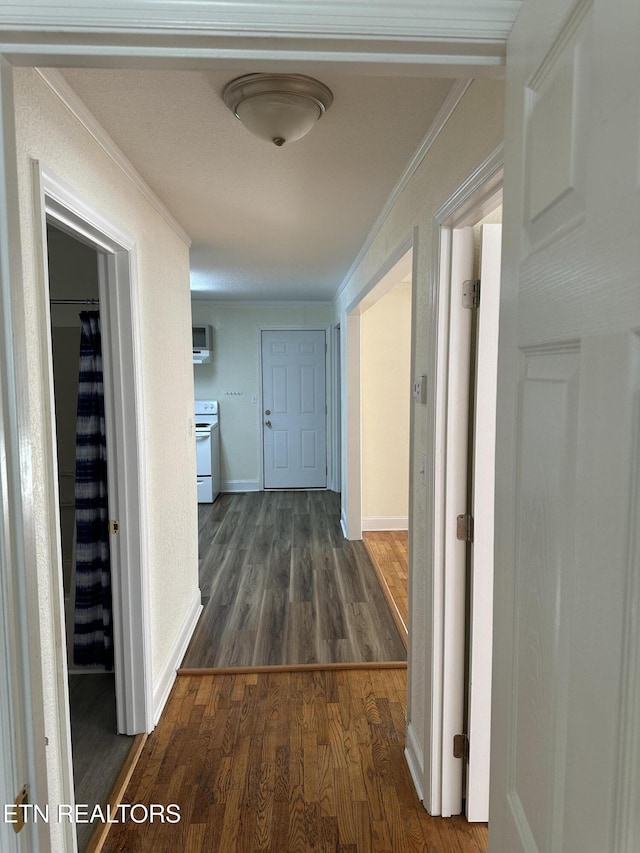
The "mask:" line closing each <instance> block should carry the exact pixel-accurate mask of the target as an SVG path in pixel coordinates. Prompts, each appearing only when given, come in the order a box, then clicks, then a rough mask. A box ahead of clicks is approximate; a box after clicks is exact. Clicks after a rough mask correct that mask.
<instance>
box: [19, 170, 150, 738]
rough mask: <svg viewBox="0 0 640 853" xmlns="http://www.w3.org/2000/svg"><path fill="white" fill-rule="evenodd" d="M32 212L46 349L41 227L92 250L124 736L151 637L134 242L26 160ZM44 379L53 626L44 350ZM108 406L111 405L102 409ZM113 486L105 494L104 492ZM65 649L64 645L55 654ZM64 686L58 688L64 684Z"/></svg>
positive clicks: (139, 705)
mask: <svg viewBox="0 0 640 853" xmlns="http://www.w3.org/2000/svg"><path fill="white" fill-rule="evenodd" d="M33 166H34V186H35V191H36V198H35V204H36V210H37V214H38V216H39V221H40V241H41V254H40V259H39V274H40V277H41V280H42V282H43V286H42V288H41V293H42V297H43V302H42V305H41V318H42V322H43V323H44V325H45V326H46V327H47V328H46V330H45V329H44V328H43V329H42V334H43V335H46V339H47V340H49V335H50V332H49V329H48V327H49V285H48V271H47V270H48V265H47V259H46V221H47V219H49V220H51V221H53V222H55V224H56V225H58V226H59V227H62V228H63V229H64V230H66V231H67V232H69V233H71V234H72V235H74V236H76V237H78V238H80V239H82V240H83V241H84V242H86V243H88V244H89V245H91V246H93V247H94V248H95V249H97V250H98V251H99V252H100V253H102V254H100V255H99V285H100V308H101V321H102V325H103V368H104V379H105V402H106V403H107V407H106V408H107V412H108V416H109V421H110V422H109V426H110V427H111V434H112V436H113V439H112V441H111V442H110V447H109V457H110V458H109V467H110V472H111V474H110V490H109V511H110V513H113V517H114V518H118V519H119V520H120V522H121V524H120V533H119V534H118V535H117V536H113V537H112V540H111V549H112V554H114V569H115V571H114V573H113V576H112V585H113V589H112V594H113V620H114V655H115V663H114V670H115V677H116V699H117V711H118V729H119V730H120V731H122V732H126V733H127V734H137V733H139V732H143V731H146V732H149V731H151V725H152V723H151V711H152V694H151V671H152V670H151V628H150V614H149V592H148V567H147V555H148V552H149V548H148V525H147V517H146V510H145V506H146V502H145V501H144V500H143V499H142V497H141V496H142V495H143V494H144V486H145V483H146V474H145V470H146V466H145V444H144V440H143V436H144V434H145V433H144V414H143V413H144V406H143V399H142V363H141V353H140V329H139V322H140V320H139V318H140V310H139V303H138V285H137V267H138V265H137V259H136V247H135V243H134V241H133V240H132V239H131V238H130V237H129V236H128V235H127V234H126V233H124V232H123V231H122V230H121V229H120V228H119V227H118V226H117V225H115V224H113V223H111V222H109V221H108V220H107V219H105V218H104V217H103V216H102V215H101V214H100V213H99V212H98V211H97V210H95V209H94V208H93V206H92V205H91V204H90V203H89V202H88V201H87V200H86V199H84V198H83V197H82V196H81V195H80V194H79V193H77V192H76V190H75V189H74V188H73V187H71V186H69V185H68V184H66V183H65V182H64V181H62V180H61V179H60V178H58V177H57V176H56V175H54V174H53V173H52V172H50V171H49V170H48V169H46V168H45V167H43V166H42V165H41V164H40V163H39V162H38V161H33ZM43 359H44V363H43V366H42V369H43V376H48V377H49V387H48V388H47V389H46V390H45V392H44V396H45V405H46V408H47V410H48V412H49V419H50V428H49V431H48V438H47V441H48V442H49V444H50V446H49V448H48V454H47V458H50V470H49V478H50V479H51V482H50V484H49V491H50V496H49V498H50V499H49V506H50V517H51V518H52V526H51V530H50V536H51V539H52V542H55V543H56V549H57V553H56V555H55V559H53V560H52V562H53V565H54V566H56V567H57V570H56V571H55V574H54V577H53V585H54V589H57V590H58V595H57V597H58V598H59V606H60V608H61V609H60V613H59V614H58V615H57V619H61V618H62V613H63V612H64V610H63V608H64V599H63V595H62V590H61V588H60V578H61V576H62V572H61V569H60V567H59V565H58V561H59V559H60V558H59V536H60V532H59V523H58V518H57V512H58V511H57V483H56V479H57V478H56V477H55V476H54V473H55V472H54V471H52V467H55V459H56V451H55V447H54V446H53V441H54V436H55V420H54V416H53V411H54V402H53V385H52V383H53V378H52V377H53V368H52V364H51V347H50V346H49V347H46V348H43ZM109 399H110V400H111V402H110V403H109ZM111 482H113V488H111ZM62 648H64V644H63V646H62ZM66 669H67V662H66V658H65V657H64V656H63V655H61V656H60V658H59V660H58V667H57V672H58V675H59V674H60V673H64V676H65V679H66ZM65 683H66V681H65ZM64 690H65V688H64V687H61V688H60V689H59V702H60V704H61V706H62V705H63V704H65V705H66V706H67V707H68V698H67V697H66V694H65V693H64Z"/></svg>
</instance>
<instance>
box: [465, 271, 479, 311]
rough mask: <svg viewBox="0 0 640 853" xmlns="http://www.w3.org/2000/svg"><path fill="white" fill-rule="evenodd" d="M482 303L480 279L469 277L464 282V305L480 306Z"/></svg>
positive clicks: (468, 306)
mask: <svg viewBox="0 0 640 853" xmlns="http://www.w3.org/2000/svg"><path fill="white" fill-rule="evenodd" d="M479 305H480V279H479V278H469V279H467V280H466V281H463V282H462V307H463V308H478V307H479Z"/></svg>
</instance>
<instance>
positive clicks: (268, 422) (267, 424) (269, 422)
mask: <svg viewBox="0 0 640 853" xmlns="http://www.w3.org/2000/svg"><path fill="white" fill-rule="evenodd" d="M264 425H265V426H268V427H269V429H271V421H265V422H264Z"/></svg>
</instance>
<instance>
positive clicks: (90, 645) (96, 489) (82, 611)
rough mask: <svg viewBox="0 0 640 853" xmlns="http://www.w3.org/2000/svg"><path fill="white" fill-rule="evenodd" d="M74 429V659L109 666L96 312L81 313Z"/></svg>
mask: <svg viewBox="0 0 640 853" xmlns="http://www.w3.org/2000/svg"><path fill="white" fill-rule="evenodd" d="M80 324H81V338H80V378H79V387H78V422H77V432H76V490H75V498H76V600H75V627H74V639H73V660H74V663H76V664H81V665H85V666H86V665H102V666H104V667H105V669H112V668H113V630H112V619H111V566H110V560H109V510H108V501H107V445H106V439H105V420H104V389H103V382H102V344H101V338H100V314H99V313H98V312H97V311H83V312H82V313H81V314H80Z"/></svg>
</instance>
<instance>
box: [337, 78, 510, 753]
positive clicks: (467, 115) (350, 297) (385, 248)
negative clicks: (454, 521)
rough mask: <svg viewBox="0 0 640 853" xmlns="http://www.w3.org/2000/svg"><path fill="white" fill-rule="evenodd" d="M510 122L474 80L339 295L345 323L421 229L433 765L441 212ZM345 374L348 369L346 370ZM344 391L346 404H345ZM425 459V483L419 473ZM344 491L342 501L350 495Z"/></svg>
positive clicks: (426, 668)
mask: <svg viewBox="0 0 640 853" xmlns="http://www.w3.org/2000/svg"><path fill="white" fill-rule="evenodd" d="M503 123H504V84H503V83H502V82H501V81H490V80H476V81H474V82H473V83H472V84H471V86H470V87H469V89H468V90H467V92H466V93H465V96H464V97H463V99H462V101H461V102H460V103H459V105H458V106H457V108H456V109H455V111H454V113H453V115H452V116H451V118H450V119H449V121H448V122H447V124H446V126H445V128H444V129H443V131H442V132H441V133H440V135H439V136H438V138H437V139H436V141H435V143H434V144H433V146H432V147H431V149H430V151H429V152H428V154H427V156H426V157H425V159H424V160H423V161H422V163H421V164H420V166H419V167H418V169H417V170H416V172H415V174H414V175H413V177H412V178H411V180H410V181H409V183H408V185H407V186H406V188H405V189H404V191H403V193H402V195H401V196H400V198H399V199H398V201H397V203H396V204H395V205H394V207H393V209H392V210H391V212H390V214H389V216H388V218H387V220H386V221H385V223H384V225H383V227H382V229H381V230H380V232H379V233H378V234H377V236H376V238H375V240H374V241H373V243H372V245H371V247H370V249H369V250H368V252H367V253H366V255H365V256H364V258H363V259H362V262H361V263H360V264H359V265H358V268H357V269H356V270H355V271H354V273H353V275H352V277H351V278H350V280H349V281H348V282H347V284H346V286H345V287H344V289H343V290H342V292H341V293H340V294H339V296H338V298H337V299H336V300H335V303H334V306H335V318H336V319H339V318H340V319H341V320H342V324H343V328H346V318H345V312H346V310H347V308H350V307H352V306H353V305H355V304H356V303H357V301H358V299H359V298H360V296H361V295H363V294H364V293H365V292H366V291H367V289H368V287H369V286H370V284H371V282H373V281H375V280H376V278H377V277H378V276H379V271H380V270H381V269H382V268H383V267H384V265H385V264H386V263H387V261H388V260H389V258H390V257H391V256H392V255H393V254H394V253H395V252H396V251H397V250H398V249H399V248H400V247H401V246H402V245H404V244H405V242H406V241H407V240H408V239H410V238H411V237H412V235H413V231H414V228H416V227H417V229H418V236H417V243H416V245H415V247H414V248H415V252H416V259H415V269H416V271H417V275H416V280H415V281H414V303H413V332H412V346H413V363H412V367H411V374H412V376H420V375H422V374H427V376H428V377H429V381H428V402H427V405H426V406H424V405H416V404H412V406H411V425H412V446H411V460H410V484H411V486H410V497H409V513H410V525H411V536H410V565H411V570H410V585H411V589H410V594H411V612H410V616H409V618H410V625H411V647H410V669H409V708H408V712H409V713H408V715H409V722H410V724H411V726H412V729H413V733H414V735H415V736H416V738H417V740H418V747H419V749H420V751H421V752H422V754H423V755H424V758H425V762H426V764H427V765H428V763H429V755H428V752H427V750H428V741H427V737H426V735H427V732H426V714H425V711H426V708H427V707H428V706H429V704H430V701H431V699H430V697H431V671H430V664H429V661H430V660H431V654H432V646H431V643H432V638H431V625H430V624H429V613H430V612H431V609H432V605H431V596H432V589H431V578H432V544H433V538H434V529H433V521H432V518H433V515H432V513H433V500H432V494H433V453H432V447H433V423H434V415H435V413H434V395H433V392H434V387H433V381H431V379H432V377H433V376H434V367H435V326H436V317H435V316H433V312H432V304H433V297H434V293H433V282H434V270H433V268H432V264H433V241H434V213H435V211H436V210H437V209H438V208H439V207H440V205H442V204H443V203H444V202H445V201H446V200H447V198H449V196H450V195H451V194H452V193H453V192H454V191H455V189H456V188H457V187H458V186H459V185H460V184H461V183H462V182H463V181H464V180H465V179H466V178H467V177H468V176H469V175H470V174H472V172H473V171H474V170H475V169H476V168H477V167H478V166H479V165H480V164H481V163H482V162H483V161H484V160H485V159H486V158H487V157H488V156H489V154H490V153H491V152H492V151H493V150H494V149H495V148H496V147H497V146H498V145H499V144H500V143H501V141H502V137H503ZM343 375H344V371H343ZM346 393H347V392H346V389H343V410H344V408H345V407H346ZM423 455H424V456H425V457H426V462H427V472H426V478H425V479H426V484H425V485H423V484H422V482H421V477H420V474H419V473H418V472H419V468H420V462H421V458H422V456H423ZM345 497H346V496H345V495H344V494H343V501H344V500H345Z"/></svg>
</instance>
